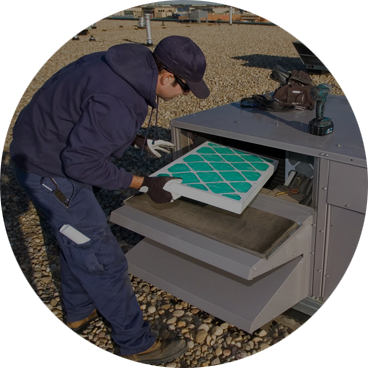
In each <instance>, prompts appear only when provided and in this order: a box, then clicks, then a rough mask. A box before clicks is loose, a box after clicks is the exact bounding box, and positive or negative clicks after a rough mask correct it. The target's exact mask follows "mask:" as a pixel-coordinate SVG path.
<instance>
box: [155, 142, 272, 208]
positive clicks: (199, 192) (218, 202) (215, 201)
mask: <svg viewBox="0 0 368 368" xmlns="http://www.w3.org/2000/svg"><path fill="white" fill-rule="evenodd" d="M210 150H212V151H214V153H212V154H211V153H210ZM215 150H217V151H218V152H216V151H215ZM229 150H231V151H229ZM198 151H199V152H198ZM221 151H222V152H226V154H228V155H229V156H226V154H224V153H222V154H221V153H220V152H221ZM203 152H208V153H203ZM230 152H231V153H230ZM214 154H215V155H216V156H217V157H218V158H217V159H216V161H214V160H213V157H212V160H211V158H210V157H209V155H211V156H213V155H214ZM192 155H198V156H200V157H201V160H199V161H188V160H189V156H192ZM242 155H243V156H244V157H245V158H248V159H251V161H247V160H245V158H244V157H243V156H242ZM230 156H236V157H233V158H232V159H230ZM226 158H227V160H226ZM186 160H187V161H186ZM229 160H230V161H229ZM233 160H236V161H235V162H234V161H233ZM252 162H253V163H252ZM196 163H197V164H204V165H205V164H207V165H209V166H210V167H211V169H212V170H195V169H194V168H193V167H191V166H190V164H192V166H195V164H196ZM180 164H184V165H185V166H186V170H185V171H179V172H175V171H173V169H175V168H174V166H176V167H179V166H177V165H180ZM218 164H227V165H230V166H231V167H232V169H231V170H219V169H216V168H215V167H219V166H218ZM238 164H243V165H244V164H246V165H248V166H246V167H247V168H249V170H245V169H243V170H242V169H237V168H236V167H235V166H238ZM257 164H262V165H261V166H262V167H263V168H264V167H265V165H264V164H267V166H268V167H267V169H265V170H261V169H257V167H259V165H257ZM212 165H214V166H215V167H214V166H212ZM234 165H235V166H234ZM249 165H250V166H249ZM277 166H278V161H276V160H272V159H269V158H266V157H263V156H259V155H256V154H253V153H251V152H247V151H243V150H239V149H237V148H232V147H228V146H223V145H220V144H217V143H213V142H205V143H203V144H201V145H200V146H198V147H196V148H194V149H193V150H191V151H190V152H188V153H187V154H185V155H183V156H181V157H179V158H178V159H176V160H175V161H173V162H171V163H170V164H168V165H166V166H165V167H163V168H162V169H160V170H158V171H156V172H155V173H153V174H151V175H150V176H152V177H154V176H172V177H180V175H182V176H186V175H187V174H190V173H191V174H195V176H196V178H197V179H198V182H192V183H186V182H185V179H184V180H183V183H181V184H179V183H178V182H177V181H174V180H173V181H172V182H171V181H170V182H168V183H167V185H165V189H166V190H168V191H170V192H171V193H172V194H173V196H174V195H175V197H179V196H183V197H186V198H190V199H194V200H196V201H199V202H202V203H207V204H209V205H212V206H215V207H218V208H222V209H224V210H227V211H230V212H234V213H237V214H241V213H242V212H243V211H244V209H245V208H246V207H247V206H248V204H249V203H250V202H251V201H252V200H253V198H254V197H255V196H256V195H257V194H258V193H259V191H260V190H261V189H262V187H263V186H264V185H265V184H266V182H267V181H268V179H269V178H270V177H271V176H272V174H273V173H274V172H275V170H276V169H277ZM238 167H239V166H238ZM188 169H189V170H188ZM227 172H228V173H230V174H234V173H238V174H240V176H241V177H242V180H227V179H225V178H224V176H223V175H224V174H225V173H227ZM242 172H243V173H245V172H247V173H248V172H249V173H258V174H259V177H258V179H257V180H248V179H247V178H246V177H245V176H244V175H243V174H242ZM198 173H201V175H200V176H198ZM208 173H211V174H217V176H219V177H220V178H221V179H222V180H221V181H218V180H217V181H205V180H203V176H206V175H208ZM221 173H222V174H221ZM236 175H237V174H236ZM201 176H202V177H201ZM214 176H215V177H216V175H214ZM219 183H220V184H227V185H228V186H229V187H230V188H231V190H232V191H231V192H230V191H229V192H222V193H216V192H214V191H213V190H211V189H210V187H212V188H213V187H215V186H216V184H219ZM244 183H248V185H249V184H250V185H251V187H250V188H249V189H248V190H247V191H246V192H244V191H242V190H237V189H236V188H234V185H235V186H236V187H238V186H239V185H241V184H243V185H244ZM192 185H204V186H205V187H206V188H207V189H208V190H203V189H198V188H195V187H193V186H192ZM209 185H210V187H209ZM229 195H230V196H236V197H237V199H234V198H231V197H229Z"/></svg>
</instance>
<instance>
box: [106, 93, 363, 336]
mask: <svg viewBox="0 0 368 368" xmlns="http://www.w3.org/2000/svg"><path fill="white" fill-rule="evenodd" d="M325 113H326V115H327V116H328V117H330V118H331V119H332V120H333V122H334V125H335V130H334V132H333V133H332V134H330V135H328V136H324V137H319V136H314V135H311V134H309V133H308V131H307V125H308V122H309V121H310V120H312V119H313V118H314V112H313V111H295V112H288V113H270V112H265V111H262V110H259V109H257V108H251V109H242V108H241V107H240V103H231V104H228V105H224V106H221V107H218V108H214V109H210V110H206V111H203V112H199V113H196V114H191V115H188V116H185V117H181V118H178V119H175V120H173V121H172V122H171V129H172V138H173V142H174V143H175V146H176V151H175V155H174V156H175V157H179V156H180V155H181V154H183V153H186V152H188V150H190V149H191V147H192V143H193V142H192V140H191V137H192V135H193V133H194V134H196V135H197V136H201V135H203V137H204V139H208V137H209V136H210V137H212V138H213V139H215V140H216V141H217V142H218V143H222V142H221V140H222V139H225V138H226V139H227V140H229V139H230V142H231V141H233V142H234V144H235V142H236V143H237V145H238V146H239V144H240V145H241V144H243V143H244V144H245V143H251V144H256V145H258V146H259V147H260V148H261V149H262V147H264V148H267V147H273V148H277V149H279V150H283V151H285V153H286V152H293V153H300V154H303V155H308V156H310V157H313V162H314V164H313V167H314V175H313V204H312V206H311V207H306V206H302V205H299V204H295V203H289V202H286V201H283V200H282V199H279V198H273V197H269V196H265V195H263V194H258V195H257V196H256V198H255V199H254V200H253V202H252V203H251V204H250V206H252V207H254V208H258V209H261V210H262V211H265V212H267V213H274V214H275V215H279V216H283V217H286V218H289V219H291V220H293V221H295V222H297V223H298V224H299V227H298V229H297V231H295V232H294V233H293V234H292V235H291V236H290V237H288V238H287V240H286V241H285V242H284V243H283V244H282V245H281V246H280V247H278V248H277V249H276V251H274V252H273V253H272V254H271V255H270V256H269V257H268V258H267V259H264V258H262V257H257V256H256V255H254V254H251V253H249V252H247V251H246V250H244V251H241V250H238V249H234V248H232V247H229V246H228V245H227V244H225V243H224V242H218V241H216V240H214V239H210V238H208V237H206V234H198V233H195V232H193V231H191V230H190V229H186V228H184V227H182V226H180V224H173V223H172V222H170V219H168V220H167V221H165V220H164V219H162V218H158V217H155V216H154V215H152V214H147V213H145V212H144V211H140V210H137V209H136V208H134V207H132V206H129V204H128V203H127V205H124V206H123V207H121V208H119V209H117V210H115V211H113V212H112V214H111V221H112V222H114V223H117V224H119V225H121V226H124V227H126V228H129V229H131V230H133V231H136V232H138V233H140V234H142V235H144V236H145V237H146V239H144V240H143V241H142V242H141V243H139V244H138V245H137V246H135V247H134V248H133V249H132V250H131V251H130V252H128V254H127V257H128V261H129V271H130V272H131V273H133V274H134V275H136V276H138V277H141V278H142V279H144V280H145V281H147V282H150V283H152V284H154V285H155V286H157V287H160V288H163V289H164V290H166V291H168V292H170V293H172V294H173V295H175V296H177V297H178V298H182V299H184V300H185V301H187V302H189V303H191V304H193V305H195V306H197V307H199V308H201V309H203V310H205V311H207V312H209V313H211V314H213V315H215V316H217V317H219V318H221V319H223V320H226V321H227V322H229V323H232V324H234V325H236V326H238V327H239V328H242V329H244V330H246V331H248V332H253V331H254V330H256V329H257V328H259V327H260V326H262V325H263V324H264V323H266V322H268V321H270V320H271V319H272V318H274V317H275V316H277V315H279V314H281V313H283V312H284V311H285V310H287V309H289V308H291V307H295V308H297V309H299V310H302V311H303V312H308V310H309V312H310V314H312V312H314V311H315V310H316V305H318V304H319V303H320V302H323V301H325V300H326V299H327V298H328V297H329V296H330V295H331V293H332V292H333V290H334V289H335V287H336V286H337V284H338V283H339V281H340V279H341V278H342V276H343V274H344V273H345V271H346V269H347V267H348V265H349V263H350V260H351V258H352V256H353V254H354V252H355V249H356V246H357V243H358V240H359V237H360V233H361V230H362V226H363V222H364V217H365V210H366V202H367V166H366V159H365V153H364V146H363V141H362V138H361V135H360V132H359V128H358V124H357V122H356V120H355V117H354V114H353V112H352V110H351V108H350V105H349V103H348V101H347V100H346V98H345V97H342V96H329V97H328V100H327V104H326V108H325ZM242 142H243V143H242ZM238 148H239V147H238ZM128 202H129V201H128ZM266 230H267V229H265V231H266ZM308 300H309V301H310V302H308ZM311 311H312V312H311Z"/></svg>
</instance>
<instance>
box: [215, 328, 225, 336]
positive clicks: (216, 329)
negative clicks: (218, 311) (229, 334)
mask: <svg viewBox="0 0 368 368" xmlns="http://www.w3.org/2000/svg"><path fill="white" fill-rule="evenodd" d="M212 333H213V334H214V335H215V336H220V335H222V334H223V333H224V330H223V329H222V328H221V327H219V326H215V327H214V328H213V329H212Z"/></svg>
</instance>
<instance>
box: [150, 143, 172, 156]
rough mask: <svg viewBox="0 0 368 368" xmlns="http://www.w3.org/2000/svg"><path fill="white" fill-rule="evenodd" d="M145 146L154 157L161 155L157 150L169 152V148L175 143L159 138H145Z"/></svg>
mask: <svg viewBox="0 0 368 368" xmlns="http://www.w3.org/2000/svg"><path fill="white" fill-rule="evenodd" d="M147 147H148V149H149V150H150V152H149V153H150V154H151V155H152V156H155V157H161V154H160V153H159V152H158V151H162V152H165V153H170V148H174V147H175V145H174V144H172V143H171V142H167V141H163V140H162V139H159V140H158V141H153V140H152V139H147Z"/></svg>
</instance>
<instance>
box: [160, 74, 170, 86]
mask: <svg viewBox="0 0 368 368" xmlns="http://www.w3.org/2000/svg"><path fill="white" fill-rule="evenodd" d="M172 79H173V76H172V74H171V73H168V72H167V71H163V72H161V73H160V74H159V75H158V82H159V84H161V85H162V86H165V85H166V84H169V83H171V81H172Z"/></svg>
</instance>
